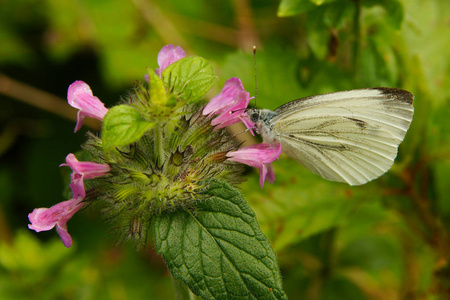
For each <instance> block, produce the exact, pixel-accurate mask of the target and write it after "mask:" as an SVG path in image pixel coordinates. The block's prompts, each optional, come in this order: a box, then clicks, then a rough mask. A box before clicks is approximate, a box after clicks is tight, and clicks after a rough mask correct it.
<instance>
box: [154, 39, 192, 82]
mask: <svg viewBox="0 0 450 300" xmlns="http://www.w3.org/2000/svg"><path fill="white" fill-rule="evenodd" d="M185 56H186V53H185V52H184V50H183V49H182V48H181V47H180V46H176V47H175V46H174V45H166V46H164V47H162V49H161V50H160V51H159V53H158V59H157V60H158V65H159V68H157V69H156V70H155V73H156V75H158V76H161V73H162V72H163V71H164V69H165V68H167V67H168V66H169V65H171V64H173V63H174V62H176V61H177V60H180V59H182V58H183V57H185Z"/></svg>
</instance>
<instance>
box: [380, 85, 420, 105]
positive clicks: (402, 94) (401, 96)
mask: <svg viewBox="0 0 450 300" xmlns="http://www.w3.org/2000/svg"><path fill="white" fill-rule="evenodd" d="M373 89H374V90H378V91H380V92H381V93H382V94H383V95H386V96H389V97H392V98H394V99H396V100H398V101H401V102H406V103H408V104H412V103H413V101H414V95H413V94H412V93H410V92H408V91H405V90H402V89H398V88H388V87H378V88H373Z"/></svg>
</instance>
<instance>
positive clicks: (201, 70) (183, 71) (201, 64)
mask: <svg viewBox="0 0 450 300" xmlns="http://www.w3.org/2000/svg"><path fill="white" fill-rule="evenodd" d="M161 78H162V80H163V82H164V85H165V86H166V87H167V88H168V89H169V91H170V92H171V93H173V94H175V95H177V96H178V97H180V98H181V99H182V100H185V101H187V103H189V104H190V103H195V102H197V101H198V100H200V98H201V97H203V96H204V95H205V94H206V93H207V92H208V91H209V90H210V89H211V88H212V87H213V86H214V84H215V83H216V81H217V77H216V75H214V71H213V67H212V65H211V64H210V63H209V62H208V61H207V60H206V59H204V58H201V57H198V56H192V57H184V58H182V59H180V60H178V61H176V62H174V63H173V64H171V65H169V66H168V67H167V68H166V69H165V70H164V71H163V72H162V74H161Z"/></svg>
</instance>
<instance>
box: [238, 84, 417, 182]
mask: <svg viewBox="0 0 450 300" xmlns="http://www.w3.org/2000/svg"><path fill="white" fill-rule="evenodd" d="M413 99H414V96H413V94H411V93H410V92H407V91H404V90H400V89H396V88H372V89H361V90H351V91H343V92H337V93H330V94H324V95H318V96H312V97H306V98H301V99H298V100H294V101H291V102H288V103H286V104H284V105H282V106H280V107H278V108H277V109H275V111H271V110H268V109H252V108H249V109H248V110H247V113H248V116H249V117H250V119H251V120H252V121H253V122H255V123H256V128H257V129H258V131H259V132H260V134H261V135H262V136H263V138H264V140H265V141H268V142H280V143H281V145H282V149H283V151H284V152H285V153H286V154H288V155H289V156H290V157H292V158H293V159H295V160H297V161H298V162H299V163H301V164H302V165H304V166H305V167H306V168H308V169H309V170H310V171H312V172H313V173H315V174H318V175H320V176H322V177H323V178H326V179H329V180H332V181H339V182H346V183H348V184H350V185H360V184H364V183H366V182H368V181H371V180H373V179H375V178H378V177H380V176H381V175H383V174H384V173H386V172H387V171H388V170H389V169H390V168H391V166H392V164H393V163H394V159H395V157H396V156H397V149H398V146H399V144H400V143H401V142H402V141H403V139H404V137H405V134H406V131H407V130H408V128H409V125H410V124H411V121H412V117H413V114H414V107H413V104H412V103H413Z"/></svg>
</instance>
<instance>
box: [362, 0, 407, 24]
mask: <svg viewBox="0 0 450 300" xmlns="http://www.w3.org/2000/svg"><path fill="white" fill-rule="evenodd" d="M362 4H363V5H364V6H373V5H380V6H382V7H383V8H384V10H385V11H386V13H385V15H384V17H385V20H386V22H387V23H388V24H389V25H390V26H391V27H393V28H395V29H400V27H401V25H402V22H403V16H404V11H403V4H402V3H401V1H399V0H364V1H363V2H362Z"/></svg>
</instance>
